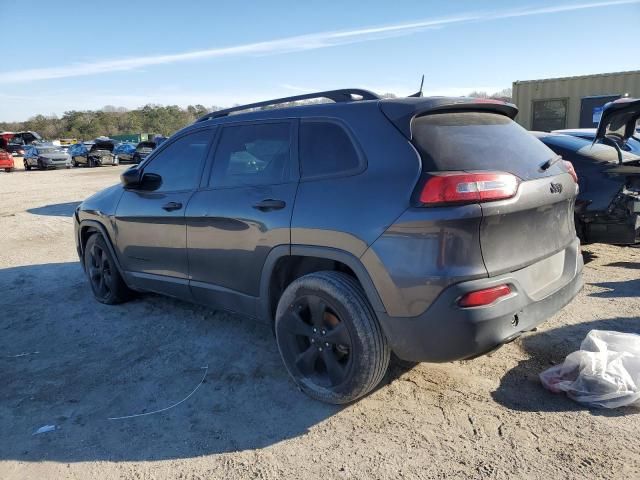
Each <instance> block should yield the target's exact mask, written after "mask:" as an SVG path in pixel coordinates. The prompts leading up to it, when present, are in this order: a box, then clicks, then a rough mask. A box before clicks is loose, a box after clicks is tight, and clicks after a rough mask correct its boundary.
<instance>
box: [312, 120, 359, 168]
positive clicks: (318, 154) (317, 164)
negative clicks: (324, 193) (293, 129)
mask: <svg viewBox="0 0 640 480" xmlns="http://www.w3.org/2000/svg"><path fill="white" fill-rule="evenodd" d="M300 165H301V169H302V176H303V177H315V176H318V175H329V174H336V173H347V172H353V171H356V170H358V169H359V168H360V158H359V156H358V153H357V151H356V149H355V146H354V145H353V143H352V142H351V139H350V138H349V135H348V134H347V132H345V131H344V129H343V128H342V127H341V126H340V125H338V124H336V123H332V122H315V121H314V122H303V123H302V124H301V125H300Z"/></svg>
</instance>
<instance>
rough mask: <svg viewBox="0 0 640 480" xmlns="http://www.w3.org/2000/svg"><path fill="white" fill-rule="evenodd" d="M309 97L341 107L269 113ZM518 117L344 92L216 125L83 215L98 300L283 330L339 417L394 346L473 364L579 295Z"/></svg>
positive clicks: (542, 155) (561, 199)
mask: <svg viewBox="0 0 640 480" xmlns="http://www.w3.org/2000/svg"><path fill="white" fill-rule="evenodd" d="M311 98H316V99H317V98H324V99H329V100H333V103H322V104H319V103H318V104H313V105H305V106H295V107H290V106H288V107H285V108H280V109H263V110H258V109H259V107H263V106H267V105H276V104H282V103H288V102H295V101H300V100H307V99H311ZM245 110H247V111H246V112H244V113H239V112H242V111H245ZM517 111H518V110H517V108H516V107H515V106H514V105H511V104H508V103H504V102H501V101H492V100H485V99H472V98H447V97H434V98H420V97H416V96H414V97H411V98H399V99H397V98H394V99H381V98H380V97H378V96H377V95H376V94H374V93H372V92H369V91H367V90H359V89H345V90H334V91H329V92H320V93H315V94H307V95H299V96H295V97H289V98H284V99H278V100H272V101H267V102H260V103H255V104H251V105H244V106H239V107H234V108H231V109H227V110H222V111H217V112H212V113H210V114H208V115H206V116H204V117H202V118H201V119H199V120H198V121H196V122H195V123H194V124H193V125H190V126H188V127H186V128H184V129H183V130H181V131H179V132H178V133H176V134H175V135H173V136H172V137H170V138H169V139H168V140H166V141H165V142H164V143H163V144H162V145H161V146H160V147H158V148H157V149H156V150H154V151H153V152H152V153H151V154H150V155H149V156H148V157H147V158H146V160H145V161H144V162H142V163H141V164H140V165H138V166H133V167H131V168H130V169H128V170H126V171H125V172H124V173H122V175H121V180H122V183H121V185H115V186H113V187H110V188H107V189H105V190H103V191H101V192H99V193H97V194H96V195H94V196H92V197H90V198H88V199H86V200H85V201H84V202H83V203H82V204H81V205H80V206H79V207H78V208H77V210H76V212H75V215H74V224H75V240H76V245H77V250H78V255H79V257H80V259H81V262H82V265H83V266H84V269H85V272H86V274H87V277H88V280H89V285H90V288H91V290H92V292H93V295H94V296H95V298H96V299H97V300H98V301H99V302H102V303H105V304H115V303H120V302H123V301H125V300H127V299H128V298H130V297H131V295H132V292H133V291H152V292H157V293H161V294H166V295H170V296H173V297H177V298H181V299H184V300H187V301H194V302H199V303H202V304H206V305H212V306H215V308H221V309H226V310H231V311H235V312H239V313H241V314H245V315H248V316H251V317H255V318H258V319H260V320H262V321H265V322H267V323H269V324H272V325H273V328H274V331H275V336H276V343H277V345H278V349H279V351H280V355H281V357H282V360H283V362H284V364H285V366H286V368H287V370H288V371H289V373H290V375H291V377H292V378H293V380H294V381H295V382H296V383H297V384H298V386H299V387H300V388H301V389H302V390H303V391H304V392H306V393H307V394H308V395H310V396H311V397H313V398H316V399H318V400H322V401H325V402H330V403H345V402H350V401H353V400H355V399H357V398H359V397H361V396H363V395H365V394H367V393H368V392H370V391H371V390H372V389H373V388H374V387H375V386H376V385H377V384H378V383H379V382H380V381H381V379H382V378H383V376H384V374H385V371H386V370H387V366H388V364H389V360H390V355H391V353H392V352H393V353H394V354H395V355H396V356H397V357H398V358H399V359H401V360H405V361H409V362H419V361H430V362H446V361H451V360H456V359H465V358H472V357H476V356H478V355H482V354H483V353H486V352H488V351H490V350H492V349H494V348H496V347H498V346H500V345H502V344H504V343H506V342H510V341H512V340H513V339H515V338H517V337H518V336H520V335H521V334H522V333H523V332H527V331H530V330H532V329H534V328H535V327H536V326H537V325H538V324H540V323H541V322H543V321H544V320H545V319H547V318H548V317H549V316H551V315H553V314H554V313H555V312H557V311H558V310H559V309H561V308H562V307H564V306H565V305H566V304H567V303H569V302H570V301H571V300H572V299H573V297H574V296H575V295H576V294H577V292H578V291H579V290H580V288H581V287H582V276H581V272H582V265H583V264H582V255H581V254H580V248H579V247H580V243H579V240H578V239H577V238H576V231H575V226H574V217H573V207H574V201H575V197H576V193H577V184H576V181H575V177H574V175H573V173H572V171H571V168H570V165H569V164H567V163H565V162H562V161H555V157H556V156H555V154H554V153H553V152H552V151H551V150H549V149H548V148H547V147H546V146H545V145H544V144H542V143H541V142H539V141H538V140H536V139H535V138H534V137H532V136H531V135H529V134H528V132H527V131H526V130H524V129H523V128H522V127H520V126H519V125H518V124H516V123H515V122H514V121H513V118H514V117H515V115H516V114H517ZM239 348H241V347H240V346H239Z"/></svg>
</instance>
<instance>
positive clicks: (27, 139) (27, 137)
mask: <svg viewBox="0 0 640 480" xmlns="http://www.w3.org/2000/svg"><path fill="white" fill-rule="evenodd" d="M42 141H43V140H42V137H41V136H40V134H39V133H37V132H33V131H31V130H29V131H25V132H16V133H14V134H13V138H12V139H11V143H16V144H22V145H33V144H35V143H38V142H42Z"/></svg>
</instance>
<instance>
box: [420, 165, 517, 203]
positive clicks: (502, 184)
mask: <svg viewBox="0 0 640 480" xmlns="http://www.w3.org/2000/svg"><path fill="white" fill-rule="evenodd" d="M518 183H519V181H518V177H516V176H515V175H511V174H510V173H504V172H478V173H465V172H455V173H435V174H433V176H432V177H430V178H429V179H428V180H427V181H426V183H425V184H424V187H422V192H421V193H420V202H421V203H422V204H425V205H437V204H440V203H477V202H489V201H493V200H504V199H507V198H511V197H513V196H515V194H516V193H517V191H518Z"/></svg>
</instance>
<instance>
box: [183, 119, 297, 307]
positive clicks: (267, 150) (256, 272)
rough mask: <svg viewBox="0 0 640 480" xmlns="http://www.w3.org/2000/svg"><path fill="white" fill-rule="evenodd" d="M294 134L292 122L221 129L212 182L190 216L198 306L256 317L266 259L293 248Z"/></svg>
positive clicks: (191, 268) (210, 171)
mask: <svg viewBox="0 0 640 480" xmlns="http://www.w3.org/2000/svg"><path fill="white" fill-rule="evenodd" d="M295 129H296V124H295V122H291V121H287V120H280V121H270V122H254V123H244V124H232V125H227V126H224V127H222V130H221V132H220V136H219V139H218V141H217V147H216V150H215V154H214V157H213V162H212V165H211V166H210V168H208V172H207V173H206V174H205V175H206V176H207V175H208V178H206V179H203V188H202V189H201V190H199V191H197V192H196V193H195V194H194V196H193V198H192V199H191V202H190V203H189V206H188V208H187V212H186V220H187V245H188V256H189V271H190V278H191V291H192V294H193V296H194V298H195V299H196V300H198V301H200V302H203V303H208V304H213V305H215V306H219V307H222V308H225V309H229V310H233V311H239V312H241V313H245V314H249V315H254V314H255V302H256V300H257V297H258V296H259V291H260V274H261V272H262V267H263V265H264V262H265V259H266V257H267V255H268V254H269V252H270V250H271V249H272V248H274V247H276V246H278V245H289V244H290V238H291V234H290V227H291V214H292V211H293V202H294V200H295V195H296V189H297V184H298V175H297V164H296V159H295V156H296V155H295V152H296V146H295V145H294V144H295V141H294V139H295V138H296V135H295Z"/></svg>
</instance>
